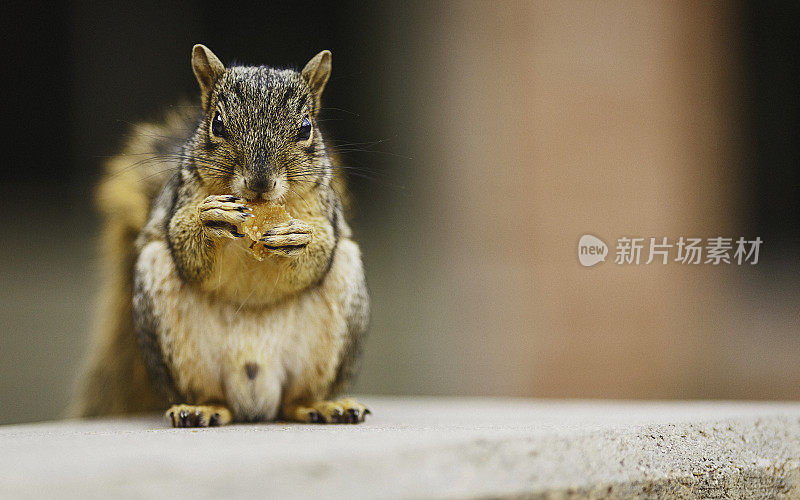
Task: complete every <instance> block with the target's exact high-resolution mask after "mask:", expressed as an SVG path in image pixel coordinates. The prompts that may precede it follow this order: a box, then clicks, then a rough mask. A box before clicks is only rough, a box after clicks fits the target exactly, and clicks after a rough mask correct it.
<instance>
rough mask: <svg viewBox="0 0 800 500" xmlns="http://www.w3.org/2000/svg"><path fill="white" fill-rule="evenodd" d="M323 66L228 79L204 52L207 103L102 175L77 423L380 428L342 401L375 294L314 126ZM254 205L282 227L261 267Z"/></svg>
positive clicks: (199, 61)
mask: <svg viewBox="0 0 800 500" xmlns="http://www.w3.org/2000/svg"><path fill="white" fill-rule="evenodd" d="M331 59H332V56H331V53H330V52H329V51H327V50H323V51H322V52H320V53H319V54H317V55H316V56H315V57H314V58H312V59H311V60H310V61H309V62H308V64H306V65H305V67H304V68H303V70H302V71H300V72H298V71H295V70H290V69H275V68H271V67H268V66H238V65H232V66H229V67H225V66H224V65H223V64H222V62H220V60H219V59H218V58H217V56H216V55H214V53H213V52H211V50H209V49H208V48H207V47H205V46H204V45H195V46H194V47H193V49H192V57H191V63H192V70H193V72H194V75H195V77H196V79H197V82H198V84H199V87H200V93H201V103H200V104H201V106H196V105H195V106H182V107H176V108H175V109H174V110H172V111H170V112H168V113H167V116H166V118H165V119H164V120H163V122H161V123H155V124H154V123H150V124H139V125H136V126H135V128H134V131H133V132H134V133H133V134H132V136H131V138H130V139H129V141H128V144H127V147H126V148H125V150H124V152H123V153H122V154H121V155H119V156H117V157H114V158H113V159H111V160H110V161H109V162H108V165H107V168H106V171H105V174H104V176H103V178H102V180H101V182H100V184H99V187H98V190H97V199H98V204H99V206H100V208H101V212H102V215H103V225H102V229H101V248H102V260H101V261H102V263H103V266H104V269H103V279H102V291H101V304H100V305H101V307H100V312H99V317H98V323H99V324H98V327H97V329H96V331H97V335H96V338H95V339H94V344H93V352H92V353H91V355H90V356H89V358H88V361H87V370H86V373H85V376H84V377H83V380H82V383H81V387H80V390H79V393H78V395H77V397H76V398H75V400H74V403H73V406H72V411H71V413H72V414H73V415H77V416H83V417H87V416H100V415H111V414H120V413H134V412H146V411H155V410H158V411H164V410H166V413H165V415H166V418H167V420H168V422H170V423H171V424H172V426H174V427H205V426H216V425H225V424H228V423H231V422H257V421H270V420H276V419H280V420H285V421H294V422H308V423H359V422H363V421H364V418H365V416H366V415H367V414H369V413H370V411H369V409H367V408H366V407H365V406H364V405H362V404H360V403H359V402H358V401H356V400H355V399H352V398H341V399H336V397H337V396H338V395H339V394H340V392H341V391H342V390H343V389H344V388H345V387H346V386H347V384H348V382H349V381H350V380H351V379H352V376H353V375H354V372H355V366H356V361H357V359H358V356H359V352H360V350H361V344H362V341H363V339H364V335H365V331H366V329H367V324H368V320H369V297H368V294H367V288H366V282H365V278H364V271H363V266H362V262H361V254H360V249H359V247H358V245H357V243H356V242H355V241H353V237H352V232H351V230H350V227H349V226H348V224H347V222H346V220H345V217H344V210H345V202H346V199H345V198H344V188H345V185H344V180H343V179H342V175H341V173H340V172H341V168H338V167H337V166H336V165H335V163H334V161H335V159H334V158H333V155H332V154H331V153H330V152H329V151H328V148H327V147H326V143H325V139H324V138H323V136H322V132H321V131H320V129H319V126H318V124H317V117H318V114H319V112H320V109H321V108H320V104H321V96H322V92H323V90H324V89H325V85H326V83H327V82H328V78H329V76H330V73H331ZM143 158H144V159H143ZM257 201H260V202H270V203H275V204H279V205H282V206H283V208H284V209H285V211H286V213H288V215H289V216H290V220H288V221H285V222H282V223H279V224H277V225H275V226H274V227H272V228H271V229H269V230H268V231H266V232H265V233H264V234H263V238H260V239H259V240H258V241H256V242H255V244H259V245H264V247H265V248H266V249H267V250H268V252H267V254H268V255H267V258H266V259H264V260H263V261H258V260H256V259H254V258H253V257H252V255H251V254H250V253H249V252H250V251H249V250H248V246H247V245H248V243H249V244H250V245H252V244H253V242H251V241H250V240H248V239H247V238H245V237H244V236H245V235H244V234H242V224H243V223H244V222H245V221H246V220H247V218H248V217H250V216H252V214H251V213H250V212H251V210H252V209H251V208H250V206H249V205H248V203H251V202H257Z"/></svg>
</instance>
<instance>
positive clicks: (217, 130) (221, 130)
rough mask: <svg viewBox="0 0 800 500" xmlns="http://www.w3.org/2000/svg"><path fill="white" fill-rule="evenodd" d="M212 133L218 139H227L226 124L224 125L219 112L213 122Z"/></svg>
mask: <svg viewBox="0 0 800 500" xmlns="http://www.w3.org/2000/svg"><path fill="white" fill-rule="evenodd" d="M211 133H212V134H213V135H215V136H217V137H221V138H223V139H224V138H225V124H224V123H222V115H221V114H219V111H217V112H216V114H215V115H214V119H213V120H211Z"/></svg>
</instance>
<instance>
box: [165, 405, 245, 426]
mask: <svg viewBox="0 0 800 500" xmlns="http://www.w3.org/2000/svg"><path fill="white" fill-rule="evenodd" d="M165 416H166V417H167V420H169V422H170V423H171V424H172V427H216V426H219V425H227V424H229V423H230V422H231V420H232V417H231V412H230V410H228V409H227V408H225V407H224V406H217V405H172V406H171V407H170V409H169V410H167V412H166V413H165Z"/></svg>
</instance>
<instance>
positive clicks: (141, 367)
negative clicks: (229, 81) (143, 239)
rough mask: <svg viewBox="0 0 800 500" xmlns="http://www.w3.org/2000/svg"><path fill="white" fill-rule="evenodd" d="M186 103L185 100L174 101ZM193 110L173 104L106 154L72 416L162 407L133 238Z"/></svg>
mask: <svg viewBox="0 0 800 500" xmlns="http://www.w3.org/2000/svg"><path fill="white" fill-rule="evenodd" d="M178 109H184V108H180V107H179V108H178ZM193 118H194V116H193V115H187V114H186V113H180V112H174V113H171V114H170V115H169V116H167V119H166V120H165V121H164V123H162V124H157V125H155V124H144V125H139V126H137V127H135V129H134V130H133V135H132V138H131V140H130V142H129V144H128V146H127V148H126V149H125V152H124V153H123V154H122V155H120V156H117V157H115V158H114V159H112V160H111V161H110V162H109V164H108V165H107V169H106V173H105V175H104V178H103V180H102V181H101V183H100V185H99V187H98V190H97V201H98V205H99V208H100V211H101V214H102V218H103V222H102V228H101V238H100V247H101V263H102V285H101V288H100V302H99V304H98V306H99V307H98V313H97V315H96V318H95V332H94V336H93V339H92V348H91V349H92V350H91V352H90V354H89V357H88V359H87V362H86V366H85V369H84V373H83V374H82V379H81V381H80V387H79V390H78V393H77V395H76V397H75V398H74V401H73V403H72V405H71V407H70V409H69V413H70V415H71V416H84V417H86V416H99V415H110V414H119V413H138V412H147V411H154V410H163V409H164V406H163V405H164V403H165V402H164V401H162V399H161V397H160V393H159V392H158V391H157V390H156V388H155V387H153V385H152V383H151V382H150V379H149V376H148V374H147V369H146V367H145V364H144V360H143V357H142V353H141V351H140V349H139V346H138V344H137V341H136V331H135V328H134V322H133V268H134V265H135V263H136V247H135V241H136V238H137V236H138V235H139V232H140V231H141V229H142V227H144V225H145V223H146V222H147V217H148V214H149V212H150V205H151V203H152V200H153V198H154V197H155V196H156V194H157V193H158V191H159V189H160V188H161V186H163V184H164V182H166V180H167V179H168V178H169V176H170V175H171V174H172V172H173V171H174V169H175V168H177V158H178V153H179V147H180V144H182V143H183V142H184V141H185V140H186V138H187V137H188V135H189V134H191V131H192V129H193V126H194V123H195V122H194V121H193Z"/></svg>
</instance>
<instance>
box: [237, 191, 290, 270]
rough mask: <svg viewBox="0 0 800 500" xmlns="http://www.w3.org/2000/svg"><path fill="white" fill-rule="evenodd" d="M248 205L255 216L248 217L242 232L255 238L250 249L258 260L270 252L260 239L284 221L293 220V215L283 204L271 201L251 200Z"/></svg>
mask: <svg viewBox="0 0 800 500" xmlns="http://www.w3.org/2000/svg"><path fill="white" fill-rule="evenodd" d="M247 206H248V207H250V208H251V209H252V212H250V214H251V215H253V217H248V218H247V220H245V221H244V222H243V223H242V225H241V230H242V233H243V234H244V235H245V236H247V237H248V238H250V239H251V240H253V242H252V243H251V244H250V251H251V252H253V257H255V258H256V259H257V260H264V257H266V255H267V254H268V253H269V250H267V249H266V248H265V247H264V245H263V244H261V242H260V241H259V240H260V239H261V238H263V237H264V233H266V232H267V231H269V230H270V229H272V228H273V227H275V226H277V225H278V224H282V223H284V222H288V221H290V220H292V216H291V215H289V214H288V213H287V212H286V209H285V208H283V205H277V204H275V203H269V202H249V203H248V204H247Z"/></svg>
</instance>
